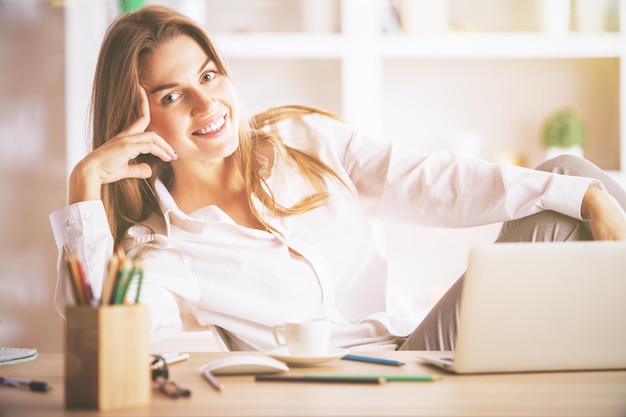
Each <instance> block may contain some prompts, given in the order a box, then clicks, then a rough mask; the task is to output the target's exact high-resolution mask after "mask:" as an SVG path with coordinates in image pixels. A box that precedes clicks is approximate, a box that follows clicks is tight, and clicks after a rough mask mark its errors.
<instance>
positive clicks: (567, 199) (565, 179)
mask: <svg viewBox="0 0 626 417" xmlns="http://www.w3.org/2000/svg"><path fill="white" fill-rule="evenodd" d="M592 184H593V185H596V186H600V187H601V188H602V189H604V185H603V184H602V183H601V182H599V181H598V180H596V179H594V178H587V177H576V176H571V175H556V176H555V177H554V179H553V183H552V186H551V187H550V191H549V192H548V195H547V200H546V205H545V208H546V209H547V210H554V211H556V212H559V213H562V214H565V215H567V216H570V217H573V218H575V219H578V220H585V219H583V217H582V215H581V212H580V208H581V205H582V201H583V197H584V195H585V193H586V192H587V189H588V188H589V186H590V185H592Z"/></svg>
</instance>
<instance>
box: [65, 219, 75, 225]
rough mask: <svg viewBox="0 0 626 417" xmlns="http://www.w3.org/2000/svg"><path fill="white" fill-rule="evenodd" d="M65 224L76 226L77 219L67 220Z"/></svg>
mask: <svg viewBox="0 0 626 417" xmlns="http://www.w3.org/2000/svg"><path fill="white" fill-rule="evenodd" d="M65 224H66V225H68V226H69V227H73V226H76V219H74V218H70V219H67V221H66V222H65Z"/></svg>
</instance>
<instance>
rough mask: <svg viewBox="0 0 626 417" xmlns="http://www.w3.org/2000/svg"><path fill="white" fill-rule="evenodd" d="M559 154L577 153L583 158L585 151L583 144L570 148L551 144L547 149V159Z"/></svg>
mask: <svg viewBox="0 0 626 417" xmlns="http://www.w3.org/2000/svg"><path fill="white" fill-rule="evenodd" d="M559 155H575V156H579V157H581V158H583V157H584V155H585V153H584V151H583V148H582V146H580V145H572V146H570V147H569V148H559V147H557V146H551V147H549V148H547V149H546V159H551V158H554V157H557V156H559Z"/></svg>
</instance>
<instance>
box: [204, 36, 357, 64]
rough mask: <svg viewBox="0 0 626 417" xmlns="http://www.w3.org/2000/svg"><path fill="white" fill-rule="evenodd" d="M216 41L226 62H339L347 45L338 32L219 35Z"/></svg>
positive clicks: (215, 37)
mask: <svg viewBox="0 0 626 417" xmlns="http://www.w3.org/2000/svg"><path fill="white" fill-rule="evenodd" d="M213 39H214V40H215V44H216V45H217V48H218V49H219V50H220V51H221V52H222V54H224V56H225V57H226V58H227V59H232V58H243V59H339V58H341V57H342V56H343V55H344V53H345V45H346V42H345V38H344V36H343V35H341V34H338V33H329V34H310V33H304V32H279V33H217V34H214V35H213Z"/></svg>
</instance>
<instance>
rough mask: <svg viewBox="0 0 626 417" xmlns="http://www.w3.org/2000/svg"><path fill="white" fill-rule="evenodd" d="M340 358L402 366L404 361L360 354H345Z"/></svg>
mask: <svg viewBox="0 0 626 417" xmlns="http://www.w3.org/2000/svg"><path fill="white" fill-rule="evenodd" d="M341 359H346V360H349V361H357V362H368V363H375V364H378V365H390V366H402V365H404V362H400V361H396V360H392V359H382V358H375V357H373V356H360V355H351V354H347V355H345V356H344V357H342V358H341Z"/></svg>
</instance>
